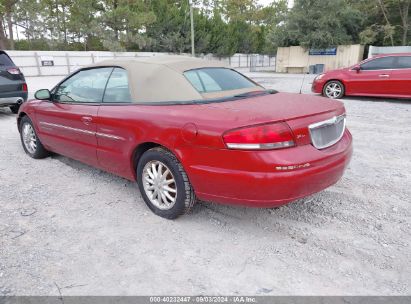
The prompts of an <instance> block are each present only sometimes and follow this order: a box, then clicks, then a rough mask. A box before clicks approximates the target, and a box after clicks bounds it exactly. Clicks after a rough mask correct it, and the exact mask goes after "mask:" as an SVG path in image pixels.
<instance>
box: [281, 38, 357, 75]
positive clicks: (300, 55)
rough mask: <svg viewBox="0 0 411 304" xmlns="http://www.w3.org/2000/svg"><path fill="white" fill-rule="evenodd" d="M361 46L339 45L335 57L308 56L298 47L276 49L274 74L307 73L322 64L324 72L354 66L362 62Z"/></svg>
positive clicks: (307, 53)
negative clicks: (311, 66) (313, 66)
mask: <svg viewBox="0 0 411 304" xmlns="http://www.w3.org/2000/svg"><path fill="white" fill-rule="evenodd" d="M363 54H364V46H363V45H359V44H356V45H340V46H338V47H337V55H309V52H308V50H305V49H304V48H302V47H300V46H291V47H281V48H278V51H277V57H276V72H279V73H307V72H308V71H309V66H310V65H315V64H324V65H325V71H327V70H333V69H337V68H342V67H347V66H350V65H354V64H356V63H358V62H359V61H361V60H362V58H363Z"/></svg>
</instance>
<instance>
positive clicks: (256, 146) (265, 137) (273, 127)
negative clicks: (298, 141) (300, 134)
mask: <svg viewBox="0 0 411 304" xmlns="http://www.w3.org/2000/svg"><path fill="white" fill-rule="evenodd" d="M223 139H224V142H225V144H226V145H227V147H228V148H229V149H239V150H270V149H281V148H288V147H293V146H294V145H295V142H294V136H293V133H292V132H291V130H290V127H289V126H288V125H287V124H286V123H284V122H280V123H274V124H266V125H260V126H255V127H248V128H242V129H237V130H232V131H228V132H226V133H225V134H224V135H223Z"/></svg>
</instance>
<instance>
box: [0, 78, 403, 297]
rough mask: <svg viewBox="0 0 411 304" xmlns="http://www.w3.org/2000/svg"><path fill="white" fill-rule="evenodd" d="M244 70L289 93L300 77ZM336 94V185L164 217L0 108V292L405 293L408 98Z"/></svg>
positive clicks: (34, 85)
mask: <svg viewBox="0 0 411 304" xmlns="http://www.w3.org/2000/svg"><path fill="white" fill-rule="evenodd" d="M249 75H250V76H251V77H253V78H255V79H256V80H257V81H259V82H261V83H262V84H264V85H265V86H266V87H268V88H277V89H279V90H283V91H290V92H298V91H299V89H300V85H301V80H302V75H277V74H269V73H253V74H249ZM57 80H58V79H56V78H53V79H51V78H50V79H44V78H30V79H28V84H29V87H30V88H31V89H32V90H34V89H38V88H40V87H41V86H42V85H43V83H47V84H49V86H51V85H52V84H53V83H55V82H57ZM311 80H312V76H308V77H307V78H306V79H305V81H306V83H305V85H304V87H303V92H307V93H308V92H309V87H310V84H309V83H310V82H311ZM344 103H345V105H346V108H347V112H348V127H349V128H350V130H351V131H352V133H353V136H354V141H355V149H354V155H353V159H352V162H351V164H350V166H349V168H348V170H347V171H346V174H345V175H344V177H343V178H342V179H341V181H340V182H338V183H337V184H336V185H334V186H332V187H331V188H329V189H327V190H325V191H323V192H321V193H318V194H316V195H313V196H311V197H308V198H306V199H302V200H299V201H296V202H294V203H291V204H289V205H287V206H284V207H281V208H278V209H251V208H237V207H230V206H221V205H215V204H206V203H198V204H197V205H196V206H195V207H194V210H193V211H192V212H191V214H189V215H187V216H184V217H181V218H179V219H178V220H175V221H168V220H164V219H162V218H160V217H157V216H155V215H153V214H152V213H151V212H150V211H149V210H148V208H147V207H146V206H145V204H144V202H143V200H142V199H141V196H140V194H139V191H138V188H137V186H136V184H134V183H132V182H129V181H127V180H124V179H122V178H119V177H116V176H114V175H111V174H108V173H105V172H102V171H99V170H96V169H93V168H91V167H88V166H86V165H83V164H81V163H79V162H77V161H73V160H70V159H68V158H65V157H62V156H58V155H55V156H52V157H50V158H47V159H44V160H33V159H31V158H29V157H28V156H26V155H25V154H24V152H23V149H22V148H21V145H20V141H19V136H18V132H17V129H16V122H15V116H14V115H12V114H11V113H10V112H9V111H8V110H5V109H0V295H59V294H62V295H153V294H156V295H159V294H160V295H162V294H174V295H181V294H185V295H195V294H224V295H236V294H248V295H410V293H411V266H410V265H411V250H410V243H411V234H410V224H411V220H410V216H411V211H410V203H411V189H410V185H411V161H410V158H411V157H410V155H411V135H410V134H411V102H406V101H393V100H382V99H370V98H361V99H351V98H347V99H344Z"/></svg>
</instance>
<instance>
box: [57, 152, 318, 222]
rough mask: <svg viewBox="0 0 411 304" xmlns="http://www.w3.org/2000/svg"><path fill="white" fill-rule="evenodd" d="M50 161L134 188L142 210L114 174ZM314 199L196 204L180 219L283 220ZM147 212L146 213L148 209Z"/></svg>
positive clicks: (62, 159)
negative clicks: (258, 203) (275, 203)
mask: <svg viewBox="0 0 411 304" xmlns="http://www.w3.org/2000/svg"><path fill="white" fill-rule="evenodd" d="M50 158H52V159H54V160H57V161H59V162H61V163H63V164H64V165H67V166H68V167H70V168H72V169H74V170H76V171H77V172H79V174H84V175H87V176H92V178H93V179H96V181H97V180H98V181H101V182H105V181H110V183H112V186H113V189H116V188H117V187H116V186H119V185H122V186H123V185H127V187H129V188H134V191H133V193H134V194H135V196H134V195H133V197H132V198H131V200H133V201H135V203H136V204H141V205H142V206H144V208H146V207H145V203H144V201H143V199H142V197H141V194H140V191H139V189H138V186H137V182H134V181H130V180H127V179H125V178H122V177H120V176H117V175H115V174H112V173H109V172H106V171H104V170H100V169H97V168H94V167H92V166H89V165H87V164H84V163H82V162H80V161H77V160H74V159H71V158H68V157H65V156H63V155H59V154H55V153H52V154H51V156H50ZM315 197H316V195H315V194H314V195H312V196H309V197H306V198H303V199H299V200H296V201H293V202H291V203H289V204H287V205H284V206H280V207H274V208H253V207H247V206H241V205H226V204H218V203H214V202H205V201H201V200H197V202H196V204H195V205H194V207H193V209H192V210H191V211H190V212H189V213H188V214H187V215H185V216H183V217H181V218H180V219H184V218H185V219H186V220H190V219H189V217H190V216H191V217H193V218H197V219H198V218H199V217H200V218H203V217H204V215H206V217H207V218H211V219H215V220H216V221H217V222H218V223H220V224H221V225H224V223H225V222H227V221H249V220H252V219H256V218H261V217H262V216H263V217H267V218H269V217H276V216H280V217H283V216H284V214H283V213H284V212H286V213H289V212H290V211H289V210H290V209H289V208H291V209H293V210H294V212H295V211H296V210H299V211H298V213H300V212H303V211H304V210H306V209H307V207H306V206H305V203H307V202H311V201H312V200H313V198H314V200H316V199H315ZM286 210H288V211H286ZM147 211H149V210H148V208H147ZM314 213H315V212H314Z"/></svg>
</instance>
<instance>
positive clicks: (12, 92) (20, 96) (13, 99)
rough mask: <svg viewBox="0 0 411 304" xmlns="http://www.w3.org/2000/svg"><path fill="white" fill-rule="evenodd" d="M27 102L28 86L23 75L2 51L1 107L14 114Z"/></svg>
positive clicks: (0, 76)
mask: <svg viewBox="0 0 411 304" xmlns="http://www.w3.org/2000/svg"><path fill="white" fill-rule="evenodd" d="M26 100H27V84H26V80H25V79H24V75H23V73H22V72H21V71H20V69H19V68H18V67H16V65H15V64H14V63H13V61H12V60H11V58H10V57H9V56H8V55H7V54H6V52H4V51H0V107H10V110H11V111H12V112H13V113H17V112H18V111H19V108H20V105H21V104H22V103H23V102H24V101H26Z"/></svg>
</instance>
